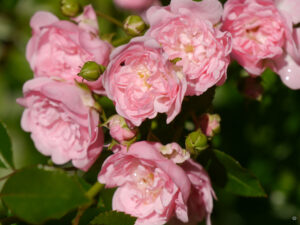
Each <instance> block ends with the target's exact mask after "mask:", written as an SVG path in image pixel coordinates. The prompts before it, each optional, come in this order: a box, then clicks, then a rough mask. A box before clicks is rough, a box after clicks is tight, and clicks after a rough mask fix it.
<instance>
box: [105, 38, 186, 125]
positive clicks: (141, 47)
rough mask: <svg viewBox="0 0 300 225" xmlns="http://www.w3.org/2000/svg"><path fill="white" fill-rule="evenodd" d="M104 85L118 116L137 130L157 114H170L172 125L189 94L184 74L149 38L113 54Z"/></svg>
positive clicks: (135, 39) (169, 119)
mask: <svg viewBox="0 0 300 225" xmlns="http://www.w3.org/2000/svg"><path fill="white" fill-rule="evenodd" d="M103 85H104V88H105V91H106V93H107V96H108V97H109V98H110V99H111V100H113V101H114V103H115V106H116V110H117V112H118V114H120V115H121V116H123V117H124V118H126V119H128V120H130V122H132V123H133V124H134V125H135V126H139V125H140V124H141V123H142V122H143V121H144V120H145V119H146V118H149V119H153V118H154V117H156V115H157V113H166V114H167V115H168V118H167V123H169V122H171V121H172V120H173V119H174V117H175V116H176V115H177V114H178V113H179V112H180V109H181V102H182V100H183V97H184V93H185V91H186V82H185V80H184V78H183V75H182V73H181V71H179V70H176V68H175V67H174V66H173V64H172V63H170V62H169V61H168V58H167V57H166V56H165V55H164V54H163V50H162V49H161V48H160V46H159V44H158V43H157V42H156V41H155V40H154V39H151V38H149V37H138V38H134V39H132V40H131V42H130V43H129V44H127V45H124V46H121V47H118V48H116V49H114V50H113V52H112V54H111V61H110V63H109V65H108V67H107V69H106V71H105V73H104V74H103Z"/></svg>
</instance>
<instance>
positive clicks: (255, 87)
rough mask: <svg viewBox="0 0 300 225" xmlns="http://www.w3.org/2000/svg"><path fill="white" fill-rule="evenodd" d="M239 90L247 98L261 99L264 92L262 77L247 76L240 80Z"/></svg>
mask: <svg viewBox="0 0 300 225" xmlns="http://www.w3.org/2000/svg"><path fill="white" fill-rule="evenodd" d="M239 90H240V92H242V93H243V94H244V95H245V96H246V97H247V98H250V99H253V100H257V101H260V100H261V99H262V95H263V92H264V88H263V86H262V84H261V77H245V78H242V79H241V80H240V81H239Z"/></svg>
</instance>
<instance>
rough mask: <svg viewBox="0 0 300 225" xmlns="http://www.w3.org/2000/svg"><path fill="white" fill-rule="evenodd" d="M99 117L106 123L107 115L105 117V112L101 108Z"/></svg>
mask: <svg viewBox="0 0 300 225" xmlns="http://www.w3.org/2000/svg"><path fill="white" fill-rule="evenodd" d="M100 116H101V119H102V120H103V122H104V123H106V121H107V117H106V114H105V112H104V110H103V109H102V111H101V115H100Z"/></svg>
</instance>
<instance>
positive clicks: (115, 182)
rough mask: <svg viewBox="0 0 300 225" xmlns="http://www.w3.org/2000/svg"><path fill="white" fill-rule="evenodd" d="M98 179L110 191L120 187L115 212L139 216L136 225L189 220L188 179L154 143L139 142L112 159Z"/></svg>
mask: <svg viewBox="0 0 300 225" xmlns="http://www.w3.org/2000/svg"><path fill="white" fill-rule="evenodd" d="M98 180H99V182H100V183H105V184H106V187H108V188H111V187H118V189H117V190H116V192H115V194H114V196H113V204H112V207H113V210H117V211H122V212H125V213H127V214H131V215H133V216H135V217H137V218H138V219H137V221H136V223H135V224H136V225H163V224H165V223H166V222H167V221H168V220H169V219H170V218H171V217H172V216H174V215H176V217H177V218H178V219H179V220H181V221H182V222H187V221H188V216H187V213H188V212H187V207H186V203H187V200H188V197H189V194H190V185H191V184H190V181H189V178H188V176H187V175H186V173H185V172H184V170H183V169H182V168H181V167H179V166H178V165H176V164H175V163H174V162H172V161H171V160H168V159H167V158H165V157H163V155H162V154H161V153H160V151H159V149H157V147H156V144H155V143H151V142H145V141H142V142H136V143H134V144H132V145H131V146H130V148H129V150H128V151H127V149H126V148H125V149H124V150H123V151H119V152H117V153H115V154H114V155H112V156H110V157H109V158H107V159H106V161H105V162H104V164H103V166H102V169H101V172H100V174H99V177H98Z"/></svg>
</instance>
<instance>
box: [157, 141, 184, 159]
mask: <svg viewBox="0 0 300 225" xmlns="http://www.w3.org/2000/svg"><path fill="white" fill-rule="evenodd" d="M156 147H157V148H158V149H159V150H160V152H161V154H163V155H164V156H165V157H166V158H168V159H170V160H172V161H173V162H174V163H183V162H184V161H186V160H188V159H189V158H190V153H189V152H188V151H186V150H185V149H183V148H181V147H180V145H179V144H177V143H175V142H173V143H170V144H167V145H161V144H160V143H156Z"/></svg>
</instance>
